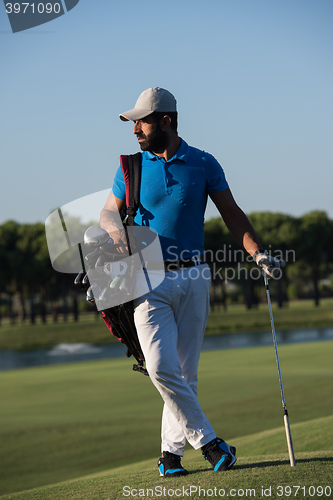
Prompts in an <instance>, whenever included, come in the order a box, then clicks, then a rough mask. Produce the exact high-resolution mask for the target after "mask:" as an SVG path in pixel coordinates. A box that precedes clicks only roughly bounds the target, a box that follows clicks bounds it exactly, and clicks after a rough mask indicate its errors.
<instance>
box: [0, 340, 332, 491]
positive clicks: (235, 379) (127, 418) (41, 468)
mask: <svg viewBox="0 0 333 500" xmlns="http://www.w3.org/2000/svg"><path fill="white" fill-rule="evenodd" d="M279 354H280V362H281V370H282V375H283V381H284V388H285V394H286V401H287V407H288V410H289V415H290V423H291V427H292V435H293V440H294V448H295V452H296V455H297V453H300V452H316V453H317V452H319V451H322V450H326V451H329V450H333V438H332V435H333V432H332V424H333V420H332V415H333V398H332V387H333V368H332V355H333V342H331V341H326V342H317V343H307V344H293V345H282V346H280V347H279ZM131 364H132V362H131V360H130V359H115V360H103V361H95V362H88V363H86V362H85V363H76V364H68V365H57V366H49V367H42V368H31V369H22V370H15V371H8V372H2V373H0V393H1V407H0V422H1V426H0V442H1V448H0V474H1V478H0V488H1V489H0V494H6V493H8V494H9V493H11V492H15V491H16V492H19V491H22V490H26V489H29V488H34V487H37V486H43V485H47V484H52V483H56V482H60V481H66V480H69V479H74V478H77V477H81V476H86V475H88V474H94V473H103V471H108V470H110V469H113V470H114V469H115V468H118V467H121V466H127V465H128V464H131V463H132V464H134V463H136V462H141V461H142V460H152V463H154V467H155V468H156V462H157V458H158V456H159V453H160V417H161V410H162V402H161V399H160V396H159V395H158V393H157V391H156V389H155V388H154V387H153V386H152V384H151V382H150V380H149V379H148V378H147V377H144V376H143V375H141V374H139V373H135V372H133V371H132V370H131ZM198 394H199V400H200V402H201V406H202V408H203V410H204V411H205V413H206V415H207V417H208V418H209V420H210V421H211V423H212V424H213V426H214V428H215V430H216V432H217V434H218V435H219V436H220V437H222V438H223V439H225V440H226V441H228V442H232V444H233V443H235V445H236V446H237V450H238V453H237V454H238V456H239V457H243V458H244V459H246V460H247V459H248V458H249V459H250V458H251V457H252V456H253V455H256V456H258V455H260V456H261V455H265V454H267V456H268V455H269V456H271V455H275V454H281V453H284V458H283V460H282V463H280V462H279V467H280V465H281V467H282V469H281V470H284V468H285V466H286V460H287V455H286V450H287V445H286V442H285V435H284V430H283V428H282V426H283V412H282V404H281V395H280V391H279V383H278V375H277V369H276V363H275V355H274V348H273V346H270V347H260V348H249V349H236V350H224V351H210V352H204V353H202V356H201V361H200V366H199V386H198ZM277 429H278V430H277ZM258 433H259V434H258ZM254 434H256V435H255V436H254ZM193 453H194V455H193V457H195V458H193V459H194V460H196V461H198V457H200V453H199V452H193V451H192V450H191V449H190V448H188V450H187V451H186V453H185V457H184V460H185V458H186V457H189V459H191V457H192V455H191V454H193ZM313 457H314V458H313V460H310V461H309V464H310V465H311V464H312V465H313V466H314V469H315V468H316V467H317V465H318V464H321V463H322V462H321V461H320V460H319V459H318V457H317V455H313ZM316 457H317V458H316ZM186 460H187V458H186ZM199 460H200V458H199ZM258 460H259V461H262V459H261V458H258ZM274 460H277V461H281V457H280V458H274ZM274 460H273V461H274ZM184 463H185V462H184ZM200 463H201V462H200ZM244 463H245V462H244ZM246 463H251V462H246ZM306 463H307V462H306V461H305V462H304V465H305V464H306ZM325 463H326V462H325ZM238 464H239V466H240V465H241V460H239V461H238V462H237V467H238ZM330 464H331V462H330ZM328 465H329V463H328ZM331 465H332V464H331ZM201 466H202V467H203V468H204V470H206V469H207V464H206V463H205V462H203V465H201ZM318 466H319V465H318ZM237 467H236V468H235V471H237ZM265 467H266V466H265ZM267 467H270V466H267ZM325 467H326V465H325ZM245 469H246V468H245ZM245 469H244V471H243V472H244V473H245V472H249V471H247V469H246V470H245ZM258 470H261V468H259V467H255V471H258ZM274 470H275V469H274ZM288 470H289V469H288ZM311 470H312V469H311ZM231 472H233V471H230V473H231ZM237 473H238V472H237ZM151 474H152V476H148V479H147V481H148V483H149V481H150V478H152V477H154V478H155V477H156V471H155V472H154V473H151ZM207 474H210V472H209V473H208V472H207ZM314 475H316V474H314ZM283 477H284V476H283ZM154 480H155V479H154ZM106 484H107V483H105V485H106ZM156 484H157V483H156ZM263 484H264V483H263ZM266 484H268V483H266ZM286 484H287V483H286ZM317 484H319V483H317ZM96 488H97V490H98V487H97V483H96ZM97 490H96V491H97ZM68 491H69V490H68ZM107 491H108V490H107V489H105V498H108V494H109V493H107ZM98 494H100V493H98ZM25 495H26V494H24V496H23V497H21V498H24V499H25V498H29V497H27V496H25ZM82 495H84V493H82ZM16 498H19V497H16ZM31 498H32V497H31ZM36 498H42V497H38V496H36ZM45 498H57V497H56V496H54V497H51V496H50V497H45ZM58 498H67V497H66V496H64V497H61V496H59V497H58ZM68 498H104V497H103V496H100V497H99V496H96V497H93V496H89V494H87V496H86V497H85V496H77V497H75V496H73V495H72V496H70V495H69V493H68ZM110 498H113V497H110Z"/></svg>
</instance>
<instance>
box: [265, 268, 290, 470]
mask: <svg viewBox="0 0 333 500" xmlns="http://www.w3.org/2000/svg"><path fill="white" fill-rule="evenodd" d="M265 267H266V266H263V269H264V272H263V275H264V281H265V287H266V294H267V302H268V308H269V315H270V319H271V327H272V335H273V343H274V349H275V357H276V364H277V369H278V374H279V382H280V390H281V398H282V406H283V416H284V426H285V429H286V437H287V444H288V452H289V460H290V465H291V467H295V465H296V462H295V455H294V449H293V442H292V439H291V433H290V426H289V418H288V412H287V407H286V400H285V397H284V390H283V383H282V375H281V369H280V361H279V353H278V348H277V341H276V335H275V327H274V319H273V312H272V304H271V297H270V293H269V287H268V277H267V274H266V272H265Z"/></svg>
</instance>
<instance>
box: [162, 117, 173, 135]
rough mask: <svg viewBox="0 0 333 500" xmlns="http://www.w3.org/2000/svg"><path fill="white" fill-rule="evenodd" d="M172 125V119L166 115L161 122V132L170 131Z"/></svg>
mask: <svg viewBox="0 0 333 500" xmlns="http://www.w3.org/2000/svg"><path fill="white" fill-rule="evenodd" d="M170 125H171V118H170V116H169V115H164V116H163V118H161V120H160V128H161V130H163V131H164V132H165V131H166V130H168V128H169V127H170Z"/></svg>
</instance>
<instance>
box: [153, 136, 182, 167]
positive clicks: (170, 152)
mask: <svg viewBox="0 0 333 500" xmlns="http://www.w3.org/2000/svg"><path fill="white" fill-rule="evenodd" d="M180 144H181V138H180V137H179V136H178V135H172V136H171V137H170V141H169V144H168V146H167V147H166V149H165V150H164V151H160V152H158V153H156V152H155V151H153V153H154V155H156V156H160V157H161V158H164V159H165V161H168V160H170V158H172V157H173V156H175V154H176V153H177V151H178V149H179V147H180Z"/></svg>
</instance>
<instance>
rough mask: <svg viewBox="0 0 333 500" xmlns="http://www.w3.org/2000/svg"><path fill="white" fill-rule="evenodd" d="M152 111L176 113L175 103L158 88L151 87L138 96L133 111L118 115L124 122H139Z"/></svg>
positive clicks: (165, 91)
mask: <svg viewBox="0 0 333 500" xmlns="http://www.w3.org/2000/svg"><path fill="white" fill-rule="evenodd" d="M154 111H162V112H172V111H177V101H176V99H175V98H174V96H173V95H172V94H171V93H170V92H169V91H168V90H165V89H161V88H160V87H151V88H150V89H147V90H145V91H144V92H142V94H140V96H139V99H138V100H137V101H136V103H135V106H134V108H133V109H130V110H129V111H126V112H125V113H122V114H121V115H119V118H120V119H121V120H123V121H124V122H127V121H129V120H133V121H136V120H141V119H142V118H145V117H146V116H148V115H150V114H151V113H153V112H154Z"/></svg>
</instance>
